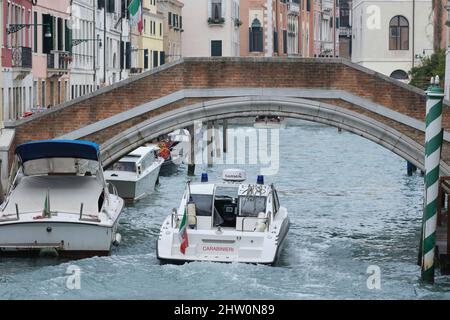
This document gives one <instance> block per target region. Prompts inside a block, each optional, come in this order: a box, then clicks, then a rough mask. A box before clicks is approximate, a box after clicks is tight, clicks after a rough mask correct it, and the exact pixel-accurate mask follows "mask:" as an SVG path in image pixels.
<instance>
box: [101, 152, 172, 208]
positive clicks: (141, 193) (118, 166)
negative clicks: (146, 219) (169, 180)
mask: <svg viewBox="0 0 450 320" xmlns="http://www.w3.org/2000/svg"><path fill="white" fill-rule="evenodd" d="M158 151H159V148H158V147H157V146H156V145H148V146H146V147H139V148H137V149H136V150H134V151H132V152H130V153H129V154H128V155H126V156H125V157H123V158H121V159H120V160H119V161H117V162H116V163H114V164H113V165H111V166H110V167H109V168H108V169H107V170H106V171H105V179H106V181H108V182H109V183H111V184H113V185H114V186H115V187H116V189H117V192H118V194H119V196H120V197H122V198H123V199H126V200H139V199H141V198H143V197H145V196H147V195H149V194H151V193H152V192H153V191H154V189H155V185H156V184H157V181H158V177H159V171H160V169H161V166H162V164H163V162H164V159H163V158H161V157H158V155H157V154H158Z"/></svg>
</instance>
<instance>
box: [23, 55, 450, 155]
mask: <svg viewBox="0 0 450 320" xmlns="http://www.w3.org/2000/svg"><path fill="white" fill-rule="evenodd" d="M161 69H162V70H161V71H159V72H158V71H157V72H150V73H148V74H146V75H143V76H141V77H138V78H137V79H136V80H130V79H128V80H127V81H125V82H122V83H120V84H118V85H116V86H115V87H114V88H112V89H106V90H104V91H102V93H99V94H94V95H91V96H89V97H87V98H83V99H80V100H77V101H75V102H72V103H69V104H67V105H65V106H62V107H60V108H59V109H55V110H53V111H51V112H48V113H46V114H44V115H42V116H40V117H39V116H37V117H34V118H30V119H28V120H26V121H22V123H21V122H19V123H17V125H16V126H15V127H16V141H15V144H18V143H22V142H25V141H29V140H36V139H51V138H55V137H57V136H59V135H62V134H66V133H69V132H71V131H73V130H76V129H79V128H81V127H84V126H86V125H88V124H92V123H94V122H96V121H99V120H102V119H105V118H108V117H110V116H112V115H115V114H117V113H120V112H122V111H126V110H128V109H130V108H133V107H136V106H138V105H140V104H142V103H145V102H148V101H151V100H153V99H156V98H160V97H163V96H165V95H167V94H170V93H173V92H176V91H178V90H181V89H183V88H230V87H236V88H245V87H253V88H255V87H262V88H269V87H272V88H276V87H285V88H289V87H291V88H322V89H323V88H330V89H340V90H345V91H348V92H350V93H352V94H354V95H358V96H361V97H364V98H367V99H369V100H372V101H374V102H376V103H379V104H382V105H384V106H386V107H389V108H392V109H393V110H396V111H398V112H401V113H403V114H405V115H408V116H411V117H414V118H416V119H418V120H421V121H423V120H424V118H425V97H424V95H423V93H422V92H420V91H418V90H415V89H412V88H411V87H408V86H405V85H400V84H396V83H395V82H393V81H391V80H389V79H387V78H386V77H384V76H381V75H378V74H375V73H373V72H369V71H367V70H365V69H362V68H360V67H356V66H353V65H351V64H350V63H348V62H345V63H344V62H342V61H341V60H327V59H287V58H271V59H267V58H262V59H258V58H215V59H213V58H190V59H185V60H184V62H182V63H175V64H173V65H171V66H165V67H163V68H161ZM191 102H192V101H191ZM186 104H187V102H186V101H184V102H182V101H181V102H178V103H176V104H173V105H169V106H165V107H163V108H161V109H160V110H156V111H154V112H151V113H148V114H146V115H141V116H139V117H136V118H134V119H129V120H127V121H126V122H123V123H119V124H117V125H115V126H113V127H111V128H108V129H106V130H104V132H101V133H98V134H94V135H93V136H89V137H87V138H88V139H92V140H94V141H98V142H104V141H105V140H107V139H109V138H112V137H113V136H114V135H115V134H117V133H119V132H120V131H121V130H125V129H127V128H130V127H131V126H133V125H135V124H137V123H139V122H142V121H143V120H146V119H148V118H149V117H152V116H154V115H156V114H160V113H162V112H164V111H167V110H172V109H174V108H178V107H181V106H183V105H186ZM349 108H350V107H349ZM353 108H354V107H353ZM359 111H360V112H364V111H362V110H359ZM372 116H374V115H372ZM377 120H378V119H377ZM382 120H383V121H385V123H386V124H391V125H394V126H395V127H396V129H400V127H401V125H400V124H398V123H392V122H389V121H388V119H382ZM449 120H450V114H449V111H448V109H445V111H444V127H445V128H446V129H447V130H450V121H449ZM399 131H402V130H399ZM408 135H412V137H414V135H415V136H416V138H417V139H418V142H421V143H422V140H423V135H422V134H419V133H416V134H414V133H413V132H412V131H411V133H410V134H408ZM449 156H450V152H449Z"/></svg>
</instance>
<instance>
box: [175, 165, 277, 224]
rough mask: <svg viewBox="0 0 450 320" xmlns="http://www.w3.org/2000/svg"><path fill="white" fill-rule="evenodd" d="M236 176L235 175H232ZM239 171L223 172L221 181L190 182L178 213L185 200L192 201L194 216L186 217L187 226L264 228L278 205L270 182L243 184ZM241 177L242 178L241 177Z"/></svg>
mask: <svg viewBox="0 0 450 320" xmlns="http://www.w3.org/2000/svg"><path fill="white" fill-rule="evenodd" d="M237 173H238V175H240V176H239V177H236V174H237ZM243 174H245V173H243V172H242V171H236V170H234V171H226V172H224V181H223V182H221V183H208V182H202V183H191V184H190V185H189V186H188V188H187V190H186V192H185V194H184V197H183V200H182V204H181V207H180V208H179V211H178V214H180V213H181V214H182V213H183V212H184V207H185V206H187V204H188V202H193V203H195V209H196V210H195V211H196V212H195V218H193V217H192V216H189V214H190V212H189V210H188V224H189V227H191V228H195V229H203V230H208V229H217V228H218V227H220V228H225V229H226V228H231V229H234V230H237V231H260V232H262V231H265V230H266V229H267V227H268V226H269V224H270V221H272V220H273V218H274V217H275V215H276V214H277V212H278V209H279V207H280V204H279V201H278V195H277V191H276V190H275V188H274V187H273V186H272V185H264V184H262V181H260V183H256V184H251V183H245V182H244V181H243V180H242V175H243ZM244 180H245V179H244Z"/></svg>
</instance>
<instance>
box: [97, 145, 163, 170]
mask: <svg viewBox="0 0 450 320" xmlns="http://www.w3.org/2000/svg"><path fill="white" fill-rule="evenodd" d="M158 151H159V147H158V146H157V145H149V146H146V147H139V148H137V149H136V150H134V151H132V152H130V153H129V154H127V155H126V156H125V157H123V158H121V159H120V160H119V161H117V162H115V163H114V164H112V165H110V166H109V167H108V168H107V169H106V170H107V171H118V172H130V173H135V174H136V175H137V176H140V175H141V174H143V173H144V172H145V171H146V170H147V169H149V168H150V167H151V166H152V164H153V163H154V162H155V160H156V159H157V158H158ZM113 176H114V175H113Z"/></svg>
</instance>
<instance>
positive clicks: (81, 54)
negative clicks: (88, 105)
mask: <svg viewBox="0 0 450 320" xmlns="http://www.w3.org/2000/svg"><path fill="white" fill-rule="evenodd" d="M95 3H96V0H73V1H72V6H71V13H72V15H71V29H72V48H71V54H72V63H71V70H70V93H69V96H70V99H75V98H77V97H79V96H82V95H85V94H88V93H90V92H92V91H94V90H96V79H95V76H96V74H95V68H96V65H95V54H96V51H97V50H98V49H97V48H98V45H99V41H97V39H96V38H95V23H94V20H95V5H96V4H95Z"/></svg>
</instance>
